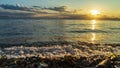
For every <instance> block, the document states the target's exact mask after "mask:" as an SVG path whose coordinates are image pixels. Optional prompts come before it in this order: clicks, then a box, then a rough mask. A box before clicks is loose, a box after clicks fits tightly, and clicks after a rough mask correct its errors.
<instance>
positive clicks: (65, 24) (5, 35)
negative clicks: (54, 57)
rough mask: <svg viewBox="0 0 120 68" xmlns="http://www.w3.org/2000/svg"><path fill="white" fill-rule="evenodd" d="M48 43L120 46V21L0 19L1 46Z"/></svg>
mask: <svg viewBox="0 0 120 68" xmlns="http://www.w3.org/2000/svg"><path fill="white" fill-rule="evenodd" d="M48 41H50V42H55V41H57V42H58V41H72V42H77V41H82V42H90V43H102V44H104V43H106V44H113V43H117V44H120V21H99V20H47V19H40V20H35V19H0V43H4V44H18V43H33V42H48Z"/></svg>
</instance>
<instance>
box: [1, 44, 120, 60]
mask: <svg viewBox="0 0 120 68" xmlns="http://www.w3.org/2000/svg"><path fill="white" fill-rule="evenodd" d="M112 53H115V54H118V53H120V47H119V46H115V47H113V46H111V45H63V46H60V45H54V46H43V47H34V46H31V47H27V46H13V47H7V48H1V49H0V57H1V56H2V55H6V56H7V57H8V58H21V57H31V56H39V57H41V58H55V57H64V56H76V57H81V56H82V57H90V56H94V55H110V54H112Z"/></svg>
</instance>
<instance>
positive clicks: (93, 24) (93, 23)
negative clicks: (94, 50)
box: [91, 20, 96, 43]
mask: <svg viewBox="0 0 120 68" xmlns="http://www.w3.org/2000/svg"><path fill="white" fill-rule="evenodd" d="M91 23H92V24H91V26H92V28H91V29H92V30H95V25H96V20H92V22H91ZM95 39H96V34H95V33H92V38H91V42H92V43H94V41H95Z"/></svg>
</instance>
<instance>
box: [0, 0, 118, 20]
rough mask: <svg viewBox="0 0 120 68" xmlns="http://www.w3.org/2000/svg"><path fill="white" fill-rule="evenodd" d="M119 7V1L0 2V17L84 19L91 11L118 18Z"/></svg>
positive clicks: (43, 0) (12, 0)
mask: <svg viewBox="0 0 120 68" xmlns="http://www.w3.org/2000/svg"><path fill="white" fill-rule="evenodd" d="M119 7H120V0H1V1H0V16H19V15H21V14H23V15H25V14H26V15H27V16H28V17H29V16H31V17H46V16H47V17H56V16H57V17H58V18H64V17H63V15H61V14H63V13H64V14H67V15H68V16H67V15H66V16H67V17H69V16H71V15H69V14H72V16H73V17H79V16H81V17H82V16H83V17H85V15H88V16H89V15H90V14H91V12H90V11H91V10H98V11H99V12H100V14H99V16H107V17H119V18H120V9H119ZM6 13H7V14H6ZM73 14H74V15H73ZM76 14H78V15H76ZM20 17H22V15H21V16H20Z"/></svg>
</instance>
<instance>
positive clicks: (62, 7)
mask: <svg viewBox="0 0 120 68" xmlns="http://www.w3.org/2000/svg"><path fill="white" fill-rule="evenodd" d="M34 7H37V8H41V7H40V6H34ZM42 9H47V10H53V11H58V12H69V10H68V7H67V6H60V7H50V8H42Z"/></svg>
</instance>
